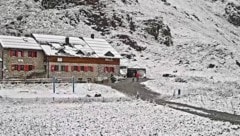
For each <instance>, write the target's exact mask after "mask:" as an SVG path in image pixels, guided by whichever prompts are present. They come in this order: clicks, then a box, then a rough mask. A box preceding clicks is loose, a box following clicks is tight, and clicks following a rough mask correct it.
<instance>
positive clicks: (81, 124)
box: [0, 99, 240, 136]
mask: <svg viewBox="0 0 240 136" xmlns="http://www.w3.org/2000/svg"><path fill="white" fill-rule="evenodd" d="M0 101H1V103H2V104H1V105H0V109H1V110H0V115H1V118H0V126H1V127H0V135H19V136H25V135H89V136H90V135H91V136H95V135H96V136H97V135H104V136H108V135H109V136H113V135H115V136H126V135H131V136H136V135H151V136H157V135H161V136H167V135H176V136H183V135H184V136H188V135H189V136H190V135H191V136H197V135H204V136H212V135H231V136H237V135H239V134H240V126H239V125H232V124H230V123H227V122H218V121H212V120H209V119H207V118H202V117H198V116H195V115H191V114H188V113H184V112H180V111H176V110H173V109H170V108H168V107H163V106H160V105H155V104H150V103H147V102H143V101H125V102H122V101H120V102H113V103H112V102H110V103H100V102H92V103H70V104H69V103H47V104H45V103H42V104H41V103H19V102H9V101H5V100H1V99H0Z"/></svg>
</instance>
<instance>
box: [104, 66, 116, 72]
mask: <svg viewBox="0 0 240 136" xmlns="http://www.w3.org/2000/svg"><path fill="white" fill-rule="evenodd" d="M104 72H105V73H111V72H114V67H105V68H104Z"/></svg>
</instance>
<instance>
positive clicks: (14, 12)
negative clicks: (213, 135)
mask: <svg viewBox="0 0 240 136" xmlns="http://www.w3.org/2000/svg"><path fill="white" fill-rule="evenodd" d="M229 3H234V4H230V5H232V9H234V10H235V9H236V10H237V9H238V8H237V6H235V4H238V3H236V2H234V1H223V2H222V1H216V0H215V1H211V0H188V1H182V0H168V1H165V0H162V1H161V0H121V1H120V0H118V1H115V0H112V1H107V0H87V1H84V0H68V1H66V0H60V1H57V0H42V1H41V0H34V1H33V0H32V1H27V0H9V1H3V0H1V1H0V5H1V6H0V14H1V15H0V16H1V18H0V30H1V31H0V33H1V34H7V35H26V34H29V33H48V34H60V35H73V36H90V34H91V33H94V34H95V35H96V37H103V38H106V39H108V41H109V42H110V43H112V45H113V46H114V47H115V48H116V49H117V50H118V51H119V52H120V53H121V54H122V55H123V56H125V57H127V58H129V60H128V61H127V62H131V63H130V64H133V65H140V66H142V67H146V68H147V70H148V76H150V77H159V76H161V71H164V70H169V71H174V70H176V69H178V70H183V71H189V70H200V71H202V70H203V71H206V70H208V69H207V68H208V66H209V64H213V65H214V66H216V67H215V68H216V69H215V71H229V70H230V73H238V69H239V68H238V66H237V65H236V60H238V59H239V55H238V52H239V43H240V38H239V35H240V27H238V26H237V25H236V23H233V24H232V22H233V21H231V19H229V18H235V20H237V16H236V15H237V13H238V12H236V13H235V12H233V13H234V14H233V13H231V12H230V11H232V10H229V12H230V13H229V12H227V10H226V9H229ZM234 6H235V7H234ZM227 7H228V8H227ZM230 9H231V8H230ZM228 15H229V16H228ZM232 16H234V17H232ZM235 22H237V21H235ZM156 73H159V74H156Z"/></svg>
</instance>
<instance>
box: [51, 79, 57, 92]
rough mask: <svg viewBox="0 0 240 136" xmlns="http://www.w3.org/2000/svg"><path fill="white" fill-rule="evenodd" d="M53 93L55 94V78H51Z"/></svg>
mask: <svg viewBox="0 0 240 136" xmlns="http://www.w3.org/2000/svg"><path fill="white" fill-rule="evenodd" d="M52 82H53V93H55V92H56V88H55V82H56V77H53V81H52Z"/></svg>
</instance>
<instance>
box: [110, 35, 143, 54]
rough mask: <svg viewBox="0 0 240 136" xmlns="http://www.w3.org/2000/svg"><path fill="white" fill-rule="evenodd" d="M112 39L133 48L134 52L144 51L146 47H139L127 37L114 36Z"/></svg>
mask: <svg viewBox="0 0 240 136" xmlns="http://www.w3.org/2000/svg"><path fill="white" fill-rule="evenodd" d="M114 38H118V39H119V40H120V41H121V42H123V43H124V44H126V45H129V46H130V47H132V48H134V49H135V50H136V51H143V50H145V49H146V47H141V46H139V45H138V43H137V42H136V41H135V40H133V39H132V38H131V37H130V36H128V35H124V34H119V35H116V36H114Z"/></svg>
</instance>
